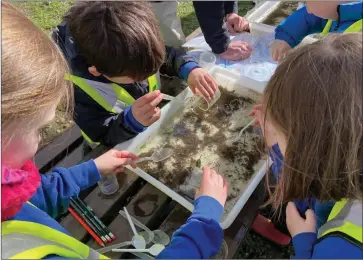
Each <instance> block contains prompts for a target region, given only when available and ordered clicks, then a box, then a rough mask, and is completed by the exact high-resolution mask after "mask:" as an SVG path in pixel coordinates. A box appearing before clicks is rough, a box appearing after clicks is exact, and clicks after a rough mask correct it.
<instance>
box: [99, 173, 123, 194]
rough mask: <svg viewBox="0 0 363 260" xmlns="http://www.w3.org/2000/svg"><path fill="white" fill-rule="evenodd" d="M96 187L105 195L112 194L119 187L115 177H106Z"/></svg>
mask: <svg viewBox="0 0 363 260" xmlns="http://www.w3.org/2000/svg"><path fill="white" fill-rule="evenodd" d="M98 186H99V187H100V189H101V192H102V193H103V194H105V195H112V194H114V193H115V192H117V191H118V189H119V187H120V186H119V184H118V180H117V177H116V175H106V176H105V177H103V178H102V179H101V180H100V181H99V182H98Z"/></svg>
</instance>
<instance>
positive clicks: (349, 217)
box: [318, 200, 363, 248]
mask: <svg viewBox="0 0 363 260" xmlns="http://www.w3.org/2000/svg"><path fill="white" fill-rule="evenodd" d="M339 234H343V237H345V238H347V239H348V240H349V241H350V242H352V243H354V244H355V245H357V246H359V247H361V248H363V238H362V234H363V229H362V201H358V200H354V201H351V200H342V201H338V202H336V203H335V205H334V207H333V209H332V211H331V212H330V214H329V217H328V221H327V222H326V223H325V224H324V225H323V226H321V227H320V228H319V230H318V238H319V240H321V239H324V237H327V236H329V235H339ZM319 240H318V241H319Z"/></svg>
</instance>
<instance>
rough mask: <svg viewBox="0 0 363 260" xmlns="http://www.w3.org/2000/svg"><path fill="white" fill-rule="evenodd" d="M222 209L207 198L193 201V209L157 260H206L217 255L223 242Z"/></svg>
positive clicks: (203, 197) (216, 202)
mask: <svg viewBox="0 0 363 260" xmlns="http://www.w3.org/2000/svg"><path fill="white" fill-rule="evenodd" d="M222 213H223V207H222V205H221V204H220V203H219V202H218V201H217V200H215V199H213V198H211V197H207V196H202V197H199V198H198V199H197V200H196V201H195V209H194V211H193V214H192V215H191V217H190V218H189V219H188V220H187V222H186V223H185V224H184V225H183V226H182V227H181V228H180V229H179V230H177V231H176V232H175V233H174V234H173V237H172V239H171V243H170V245H169V246H168V247H167V248H166V249H165V250H164V251H162V252H161V253H160V255H158V256H157V258H158V259H173V258H174V259H175V258H179V259H208V258H210V257H212V256H213V255H215V254H217V253H218V251H219V249H220V247H221V244H222V240H223V231H222V228H221V227H220V225H219V221H220V219H221V217H222Z"/></svg>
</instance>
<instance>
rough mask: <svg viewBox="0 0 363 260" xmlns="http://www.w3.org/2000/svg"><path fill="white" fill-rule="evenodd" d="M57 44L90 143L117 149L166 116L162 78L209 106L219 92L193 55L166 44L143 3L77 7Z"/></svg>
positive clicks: (60, 30) (61, 27)
mask: <svg viewBox="0 0 363 260" xmlns="http://www.w3.org/2000/svg"><path fill="white" fill-rule="evenodd" d="M53 39H54V40H55V42H56V43H57V44H58V46H59V47H60V48H61V49H62V51H63V53H64V56H65V57H66V59H67V61H68V64H69V65H70V66H71V69H72V75H68V76H67V79H68V80H70V81H72V82H73V83H74V86H75V89H74V91H75V94H74V95H75V114H74V119H75V122H76V123H77V125H78V126H79V127H80V128H81V130H82V133H83V136H84V137H85V139H86V140H87V141H88V142H89V143H90V144H96V143H101V144H103V145H107V146H115V145H117V144H119V143H121V142H124V141H126V140H128V139H130V138H133V137H135V136H136V135H137V134H139V133H141V132H143V131H144V130H145V129H146V128H147V127H148V126H150V125H151V124H153V123H154V122H155V121H157V120H158V119H159V118H160V113H161V112H160V109H159V108H158V107H157V105H158V104H159V103H160V102H161V100H162V98H163V97H162V95H161V94H160V81H159V79H160V77H159V72H160V73H161V74H164V75H168V76H171V77H179V78H181V79H183V80H185V81H186V82H187V83H188V85H189V87H190V88H191V89H192V90H193V92H199V93H200V94H201V95H203V96H204V97H205V98H206V99H207V100H210V99H211V98H212V97H213V96H214V93H215V91H216V88H217V85H216V82H215V81H214V79H213V78H212V76H211V75H210V74H209V73H208V72H207V71H206V70H204V69H202V68H201V67H200V66H199V65H198V64H197V63H196V62H195V61H194V60H193V58H192V57H190V56H188V55H186V53H185V52H184V51H183V50H177V49H174V48H172V47H168V46H165V45H164V43H163V41H162V38H161V34H160V32H159V28H158V25H157V22H156V19H155V16H154V13H153V11H152V9H151V6H150V5H149V3H146V2H143V1H140V2H139V1H76V3H75V5H74V6H73V7H71V9H70V10H69V11H68V13H67V14H66V15H65V17H64V22H63V23H62V24H61V25H59V26H58V27H57V29H56V30H55V31H54V33H53ZM154 90H155V91H154Z"/></svg>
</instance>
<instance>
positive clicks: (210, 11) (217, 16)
mask: <svg viewBox="0 0 363 260" xmlns="http://www.w3.org/2000/svg"><path fill="white" fill-rule="evenodd" d="M237 3H238V2H237V1H193V6H194V10H195V15H196V16H197V19H198V22H199V25H200V29H201V30H202V32H203V35H204V38H205V40H206V42H207V43H208V44H209V46H210V47H211V49H212V51H213V52H214V53H216V54H221V53H223V52H225V51H226V50H227V48H228V45H229V43H230V39H229V32H228V30H227V27H226V25H225V23H224V18H225V16H226V15H227V14H230V13H236V14H237V13H238V4H237Z"/></svg>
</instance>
